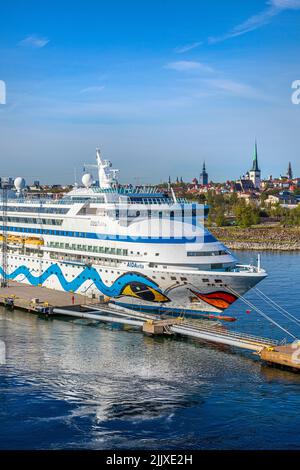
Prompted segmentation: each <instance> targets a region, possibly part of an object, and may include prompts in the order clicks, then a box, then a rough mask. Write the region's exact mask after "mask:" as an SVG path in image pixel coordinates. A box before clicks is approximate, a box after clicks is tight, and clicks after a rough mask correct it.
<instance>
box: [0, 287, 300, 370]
mask: <svg viewBox="0 0 300 470" xmlns="http://www.w3.org/2000/svg"><path fill="white" fill-rule="evenodd" d="M0 304H3V305H5V306H7V307H10V308H11V309H13V308H21V309H25V310H27V311H30V312H33V313H42V314H45V315H47V316H50V317H51V316H53V317H55V316H64V317H71V318H83V319H89V320H95V321H97V322H100V323H101V322H104V323H111V324H113V323H116V324H120V325H127V326H129V327H134V328H138V329H140V330H141V331H142V332H143V333H145V334H148V335H169V336H172V335H173V336H174V337H176V336H177V337H178V336H181V337H188V338H192V339H196V340H200V341H203V342H205V343H213V344H222V345H227V346H231V347H235V348H240V349H244V350H249V351H252V352H253V353H254V354H256V355H258V356H259V357H260V359H261V360H263V361H264V362H266V363H268V364H271V365H276V366H280V367H284V368H289V369H291V370H293V371H298V372H299V371H300V341H298V340H296V341H294V343H290V344H285V342H284V341H283V342H278V341H276V340H274V339H270V338H262V337H258V336H254V335H250V334H247V333H242V332H238V331H233V330H231V329H227V328H225V327H224V326H223V325H221V324H220V323H217V322H212V321H209V320H203V319H199V320H196V321H193V320H188V319H184V318H178V317H171V316H168V315H154V314H152V315H151V314H149V313H145V312H137V311H135V310H130V309H128V308H120V307H116V306H115V305H114V304H113V303H111V304H110V303H109V302H104V303H102V302H101V303H99V300H97V299H91V298H87V297H86V296H84V295H80V294H75V293H72V292H64V291H56V290H52V289H48V288H46V287H42V286H37V287H33V286H30V285H27V284H23V283H18V282H15V281H11V282H10V283H9V287H5V288H0Z"/></svg>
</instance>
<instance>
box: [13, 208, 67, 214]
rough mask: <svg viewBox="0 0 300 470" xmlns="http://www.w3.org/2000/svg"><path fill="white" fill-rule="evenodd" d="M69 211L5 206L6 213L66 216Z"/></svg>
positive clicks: (64, 209)
mask: <svg viewBox="0 0 300 470" xmlns="http://www.w3.org/2000/svg"><path fill="white" fill-rule="evenodd" d="M68 211H69V209H68V208H65V207H30V206H27V207H25V206H7V212H38V213H39V214H66V213H67V212H68Z"/></svg>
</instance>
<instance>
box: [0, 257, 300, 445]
mask: <svg viewBox="0 0 300 470" xmlns="http://www.w3.org/2000/svg"><path fill="white" fill-rule="evenodd" d="M238 256H239V258H240V259H241V261H249V260H251V259H253V258H254V257H255V255H254V254H252V253H239V254H238ZM262 263H263V265H264V267H266V269H267V270H268V272H269V277H268V278H267V279H266V280H265V281H264V282H263V283H261V284H260V288H261V290H263V291H264V292H265V293H266V294H268V295H269V296H271V297H272V298H273V299H274V300H276V301H277V302H278V303H280V304H281V305H283V306H284V307H285V308H286V309H287V310H289V311H290V312H291V313H293V314H294V315H295V316H296V317H299V318H300V309H299V304H300V296H299V279H300V272H299V265H300V255H299V254H264V255H263V256H262ZM247 298H248V299H250V300H252V301H254V302H255V304H256V305H258V306H260V307H261V308H263V309H264V311H266V312H267V313H268V314H271V315H272V316H273V318H274V319H276V320H278V321H280V323H281V324H282V325H284V326H285V327H287V328H289V329H291V330H292V331H293V332H294V333H296V334H298V335H300V328H298V329H297V326H296V325H294V324H293V323H291V322H289V321H288V320H287V319H285V318H281V316H280V315H279V314H278V312H276V311H275V310H273V309H272V308H270V306H269V305H267V304H265V303H263V302H262V301H261V300H260V299H258V298H257V296H256V295H255V294H254V293H249V294H248V295H247ZM246 310H247V307H246V306H245V305H243V304H242V303H241V301H238V302H237V303H236V304H235V305H234V306H233V307H232V308H231V309H230V310H228V313H231V314H232V315H233V316H237V317H238V318H239V320H238V321H237V322H236V323H235V324H232V325H230V328H235V329H238V330H241V331H247V332H249V333H254V334H258V335H262V336H268V337H276V338H282V336H283V334H282V332H280V330H278V331H277V329H276V328H275V327H273V326H270V324H268V323H267V322H266V320H265V319H263V318H261V317H260V316H259V315H257V314H256V313H254V312H251V313H250V314H247V313H246ZM0 339H1V340H3V341H5V343H6V347H7V362H6V365H1V366H0V448H2V449H30V448H34V449H49V448H50V449H67V448H89V449H112V448H114V449H120V448H122V449H127V448H130V449H144V448H147V449H154V448H155V449H162V448H163V449H261V448H264V449H278V448H280V449H298V448H300V432H299V429H300V413H299V409H300V374H299V376H298V375H296V374H292V373H290V372H286V371H280V370H277V369H271V368H269V367H267V366H265V365H263V364H261V363H260V362H258V361H257V359H256V358H255V357H254V356H253V355H252V354H250V353H243V354H241V353H240V352H233V351H232V350H229V349H228V348H225V347H224V348H215V347H207V346H202V345H201V344H199V343H196V342H193V341H187V340H174V339H171V338H150V337H146V336H143V335H142V334H140V333H139V332H132V331H131V332H129V331H121V330H118V329H115V328H114V329H111V328H107V327H106V328H104V327H101V326H96V325H93V324H91V323H88V322H86V321H83V320H75V321H64V320H60V319H58V320H48V321H47V320H44V319H41V318H38V317H37V316H35V315H32V314H29V313H24V312H19V311H15V312H7V311H5V310H4V309H2V308H0Z"/></svg>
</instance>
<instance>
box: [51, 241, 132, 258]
mask: <svg viewBox="0 0 300 470" xmlns="http://www.w3.org/2000/svg"><path fill="white" fill-rule="evenodd" d="M47 246H49V247H50V248H63V249H66V250H76V251H89V252H92V253H104V254H105V253H107V254H111V255H121V256H128V250H125V249H123V248H110V247H108V246H105V247H104V246H96V245H77V244H73V243H60V242H48V243H47ZM131 253H132V252H131Z"/></svg>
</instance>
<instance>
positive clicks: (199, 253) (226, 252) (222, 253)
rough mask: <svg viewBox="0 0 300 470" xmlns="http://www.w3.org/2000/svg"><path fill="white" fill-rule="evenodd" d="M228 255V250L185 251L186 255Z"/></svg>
mask: <svg viewBox="0 0 300 470" xmlns="http://www.w3.org/2000/svg"><path fill="white" fill-rule="evenodd" d="M220 255H228V251H225V250H218V251H187V256H220Z"/></svg>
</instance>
